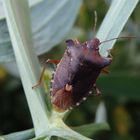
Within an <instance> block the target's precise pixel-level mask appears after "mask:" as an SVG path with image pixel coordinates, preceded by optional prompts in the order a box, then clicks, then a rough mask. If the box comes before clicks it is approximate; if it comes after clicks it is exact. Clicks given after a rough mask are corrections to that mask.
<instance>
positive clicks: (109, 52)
mask: <svg viewBox="0 0 140 140" xmlns="http://www.w3.org/2000/svg"><path fill="white" fill-rule="evenodd" d="M107 52H108V57H110V58H113V56H112V54H111V49H108V50H107Z"/></svg>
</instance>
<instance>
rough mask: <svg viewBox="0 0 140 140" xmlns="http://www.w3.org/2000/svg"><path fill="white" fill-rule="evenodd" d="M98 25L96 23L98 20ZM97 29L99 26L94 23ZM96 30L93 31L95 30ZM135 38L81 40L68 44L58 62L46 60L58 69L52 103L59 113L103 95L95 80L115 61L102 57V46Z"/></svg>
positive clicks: (52, 84)
mask: <svg viewBox="0 0 140 140" xmlns="http://www.w3.org/2000/svg"><path fill="white" fill-rule="evenodd" d="M95 21H96V20H95ZM95 26H96V22H95ZM95 26H94V27H95ZM121 38H133V37H119V38H113V39H110V40H106V41H102V42H100V40H99V39H98V38H93V39H91V40H89V41H86V42H84V43H80V42H79V41H78V40H72V39H70V40H67V41H66V44H67V49H66V50H65V53H64V55H63V57H62V59H61V60H60V61H59V60H47V61H46V63H55V64H57V68H56V71H55V73H54V74H53V77H52V80H51V89H50V92H51V102H52V104H53V105H54V107H55V108H56V109H57V110H59V111H65V110H67V109H70V108H71V107H74V106H78V105H79V104H80V103H81V102H82V101H83V100H86V97H87V96H88V95H89V94H91V93H92V92H91V91H92V90H93V89H95V92H96V95H99V94H101V92H100V90H99V89H98V88H97V87H96V79H97V78H98V76H99V74H100V73H101V71H105V72H106V70H105V69H104V68H105V67H106V66H108V65H110V64H111V62H112V57H111V56H110V55H109V56H108V57H102V56H101V55H100V53H99V46H100V45H101V44H102V43H105V42H108V41H112V40H114V39H121ZM44 71H45V67H44V68H43V71H42V73H41V77H40V80H39V82H38V84H36V85H35V86H33V88H35V87H37V86H38V85H40V83H41V80H42V77H43V73H44Z"/></svg>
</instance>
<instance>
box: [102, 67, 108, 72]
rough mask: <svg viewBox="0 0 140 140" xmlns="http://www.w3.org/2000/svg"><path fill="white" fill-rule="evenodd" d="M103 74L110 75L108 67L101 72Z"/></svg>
mask: <svg viewBox="0 0 140 140" xmlns="http://www.w3.org/2000/svg"><path fill="white" fill-rule="evenodd" d="M101 72H102V73H104V74H109V70H108V67H105V68H103V69H102V70H101Z"/></svg>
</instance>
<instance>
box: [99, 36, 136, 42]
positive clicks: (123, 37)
mask: <svg viewBox="0 0 140 140" xmlns="http://www.w3.org/2000/svg"><path fill="white" fill-rule="evenodd" d="M132 38H137V37H135V36H127V37H126V36H122V37H116V38H112V39H109V40H105V41H102V42H100V44H103V43H106V42H109V41H113V40H118V39H132Z"/></svg>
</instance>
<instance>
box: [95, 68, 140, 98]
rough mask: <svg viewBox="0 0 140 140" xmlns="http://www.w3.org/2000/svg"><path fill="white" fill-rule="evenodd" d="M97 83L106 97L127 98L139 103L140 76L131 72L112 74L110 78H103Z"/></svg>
mask: <svg viewBox="0 0 140 140" xmlns="http://www.w3.org/2000/svg"><path fill="white" fill-rule="evenodd" d="M97 83H98V84H99V85H100V86H101V87H102V91H103V92H104V95H109V96H113V97H115V98H117V97H125V98H126V99H129V100H134V101H139V100H140V96H139V93H140V90H139V88H138V87H139V83H140V78H139V76H133V75H131V74H130V73H129V72H123V71H120V72H117V73H114V74H113V73H112V74H110V75H109V76H102V77H100V78H99V80H98V81H97Z"/></svg>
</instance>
